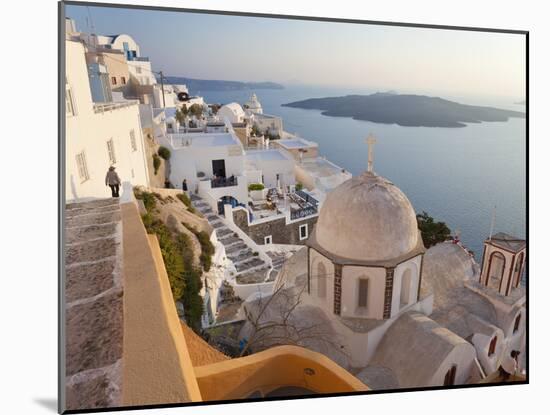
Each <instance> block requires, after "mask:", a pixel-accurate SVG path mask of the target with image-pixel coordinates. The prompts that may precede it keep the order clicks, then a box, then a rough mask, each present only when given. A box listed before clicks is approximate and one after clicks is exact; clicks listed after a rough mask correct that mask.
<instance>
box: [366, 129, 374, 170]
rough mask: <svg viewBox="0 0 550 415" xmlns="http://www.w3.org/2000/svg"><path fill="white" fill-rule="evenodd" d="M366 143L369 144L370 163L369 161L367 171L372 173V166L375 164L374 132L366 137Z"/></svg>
mask: <svg viewBox="0 0 550 415" xmlns="http://www.w3.org/2000/svg"><path fill="white" fill-rule="evenodd" d="M365 143H367V146H368V147H369V156H368V157H369V158H368V163H367V171H368V172H369V173H372V172H373V171H372V166H373V163H374V156H373V149H374V144H376V138H375V137H374V135H372V134H369V136H368V137H367V138H366V139H365Z"/></svg>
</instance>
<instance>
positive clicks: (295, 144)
mask: <svg viewBox="0 0 550 415" xmlns="http://www.w3.org/2000/svg"><path fill="white" fill-rule="evenodd" d="M277 143H278V144H279V145H280V146H281V147H284V148H287V149H299V148H316V147H319V144H317V143H314V142H313V141H308V140H304V139H303V138H291V139H288V140H279V141H277Z"/></svg>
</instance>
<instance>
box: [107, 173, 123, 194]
mask: <svg viewBox="0 0 550 415" xmlns="http://www.w3.org/2000/svg"><path fill="white" fill-rule="evenodd" d="M105 186H109V187H110V188H111V195H112V197H119V194H118V191H119V189H120V177H118V174H117V172H116V171H115V166H111V167H109V171H108V172H107V175H106V176H105Z"/></svg>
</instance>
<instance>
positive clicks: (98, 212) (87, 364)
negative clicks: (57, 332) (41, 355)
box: [64, 199, 123, 409]
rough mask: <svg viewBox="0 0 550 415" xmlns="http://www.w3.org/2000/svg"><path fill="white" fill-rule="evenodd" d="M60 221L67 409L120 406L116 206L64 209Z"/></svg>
mask: <svg viewBox="0 0 550 415" xmlns="http://www.w3.org/2000/svg"><path fill="white" fill-rule="evenodd" d="M65 218H66V219H65V224H64V226H65V274H66V276H65V323H66V325H65V331H66V336H65V337H66V343H65V347H66V350H65V356H66V373H65V375H66V393H67V402H66V404H67V408H68V409H79V408H87V409H91V408H96V407H100V408H103V407H108V406H119V405H120V404H121V401H120V399H121V395H120V393H119V392H118V391H119V390H120V384H119V383H120V376H121V373H122V372H121V371H122V369H121V368H122V341H123V284H122V246H121V244H122V224H121V212H120V205H119V200H118V199H99V200H93V201H89V202H81V203H69V204H67V205H66V206H65ZM98 385H104V386H102V387H98Z"/></svg>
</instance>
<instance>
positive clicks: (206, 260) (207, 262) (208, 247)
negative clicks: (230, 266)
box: [181, 222, 216, 272]
mask: <svg viewBox="0 0 550 415" xmlns="http://www.w3.org/2000/svg"><path fill="white" fill-rule="evenodd" d="M181 224H182V225H183V226H185V227H186V228H187V229H189V230H190V231H191V232H193V233H194V234H195V236H196V237H197V239H198V241H199V243H200V245H201V254H200V257H199V260H200V262H201V265H202V268H203V270H204V271H205V272H208V271H210V267H211V266H212V255H214V252H215V251H216V248H214V245H212V242H210V236H208V234H207V233H206V232H204V231H198V230H197V229H196V228H194V227H193V226H191V225H189V224H188V223H185V222H182V223H181Z"/></svg>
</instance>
